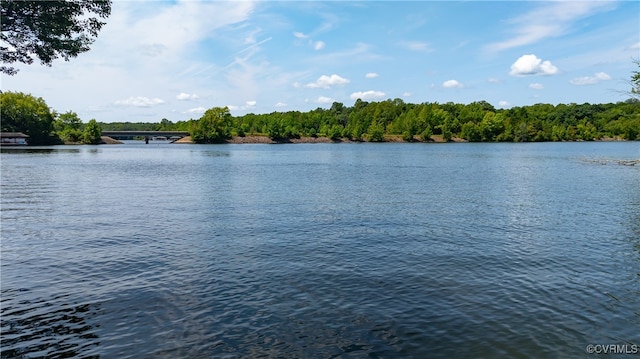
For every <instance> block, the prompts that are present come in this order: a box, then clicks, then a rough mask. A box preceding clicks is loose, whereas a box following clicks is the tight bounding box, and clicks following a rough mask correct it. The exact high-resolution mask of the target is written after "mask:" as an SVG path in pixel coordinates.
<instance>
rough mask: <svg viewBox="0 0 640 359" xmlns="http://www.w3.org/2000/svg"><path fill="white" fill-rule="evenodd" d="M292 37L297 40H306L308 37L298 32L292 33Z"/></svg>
mask: <svg viewBox="0 0 640 359" xmlns="http://www.w3.org/2000/svg"><path fill="white" fill-rule="evenodd" d="M293 36H295V37H297V38H298V39H306V38H307V37H309V36H307V35H305V34H304V33H302V32H298V31H295V32H294V33H293Z"/></svg>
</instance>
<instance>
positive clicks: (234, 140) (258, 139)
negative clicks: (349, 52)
mask: <svg viewBox="0 0 640 359" xmlns="http://www.w3.org/2000/svg"><path fill="white" fill-rule="evenodd" d="M619 141H620V142H624V141H627V140H625V139H622V138H613V137H603V138H600V139H597V140H594V141H593V142H619ZM360 142H367V141H364V140H363V141H353V140H349V139H346V138H341V139H338V140H332V139H330V138H329V137H299V138H290V139H282V140H272V139H271V138H269V137H268V136H261V135H247V136H232V137H231V138H230V139H229V140H227V141H225V142H223V143H228V144H283V143H360ZM384 142H387V143H389V142H395V143H398V142H406V141H404V140H403V139H402V137H401V136H389V135H387V136H385V137H384V141H383V143H384ZM448 142H454V143H456V142H468V141H467V140H465V139H463V138H458V137H454V138H452V139H451V140H450V141H448ZM572 142H583V141H572ZM122 143H123V142H121V141H118V140H116V139H113V138H111V137H108V136H102V141H101V143H100V144H107V145H113V144H122ZM172 143H180V144H193V143H194V142H193V140H192V139H191V136H186V137H183V138H181V139H179V140H177V141H174V142H172ZM407 143H408V142H407ZM412 143H447V141H445V140H444V139H443V138H442V136H440V135H434V136H431V138H430V140H429V141H420V140H417V139H416V140H415V141H414V142H412ZM66 144H77V143H66Z"/></svg>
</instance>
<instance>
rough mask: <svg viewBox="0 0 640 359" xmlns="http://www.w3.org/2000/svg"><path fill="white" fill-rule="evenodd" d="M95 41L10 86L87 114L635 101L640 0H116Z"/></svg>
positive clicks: (182, 115) (135, 116) (146, 117)
mask: <svg viewBox="0 0 640 359" xmlns="http://www.w3.org/2000/svg"><path fill="white" fill-rule="evenodd" d="M106 22H107V25H105V27H104V28H103V30H102V31H101V33H100V35H99V37H98V39H97V40H96V42H95V43H94V44H93V45H92V49H91V51H89V52H87V53H84V54H81V55H80V56H79V57H77V58H75V59H72V60H71V61H70V62H64V61H63V60H57V61H55V62H54V63H53V66H52V67H46V66H41V65H39V64H34V65H30V66H19V69H20V72H19V73H18V74H17V75H15V76H6V75H2V90H3V91H22V92H28V93H31V94H33V95H35V96H38V97H42V98H44V99H45V101H46V102H47V104H48V105H49V106H50V107H51V108H53V109H54V110H56V111H58V112H66V111H69V110H72V111H75V112H76V113H78V115H80V117H81V118H82V120H83V121H84V122H87V121H88V120H89V119H91V118H95V119H96V120H98V121H103V122H114V121H131V122H158V121H160V120H161V119H162V118H167V119H169V120H171V121H174V122H176V121H180V120H188V119H190V118H194V119H197V118H199V117H200V116H201V115H202V113H203V112H204V111H205V110H206V109H208V108H211V107H216V106H220V107H222V106H229V108H230V109H231V113H232V114H234V115H242V114H245V113H269V112H273V111H290V110H298V111H308V110H312V109H315V108H317V107H323V108H329V107H330V106H331V104H332V103H333V102H334V101H337V102H342V103H344V104H345V105H347V106H351V105H353V103H354V102H355V100H356V99H357V98H362V99H363V100H366V101H382V100H385V99H395V98H401V99H403V100H404V101H405V102H410V103H422V102H440V103H444V102H449V101H451V102H455V103H469V102H473V101H481V100H485V101H488V102H489V103H491V104H493V105H494V106H495V107H497V108H509V107H513V106H524V105H531V104H535V103H551V104H557V103H572V102H574V103H584V102H589V103H608V102H618V101H623V100H625V99H626V97H625V96H623V95H621V94H620V91H625V90H628V89H629V88H630V87H629V85H628V84H627V83H626V82H628V80H629V78H630V76H631V72H632V71H633V70H637V66H636V65H634V64H633V62H632V61H633V59H638V58H639V57H640V2H637V1H556V2H546V1H544V2H543V1H534V2H524V1H496V2H488V1H465V2H455V1H409V2H401V1H364V2H358V1H329V2H323V1H285V2H274V1H258V2H249V1H233V2H222V1H182V0H179V1H118V0H115V1H114V3H113V10H112V14H111V16H110V17H109V18H108V19H107V20H106Z"/></svg>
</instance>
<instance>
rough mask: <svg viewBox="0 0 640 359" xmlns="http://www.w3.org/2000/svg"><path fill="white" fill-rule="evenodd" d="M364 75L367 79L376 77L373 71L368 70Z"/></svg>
mask: <svg viewBox="0 0 640 359" xmlns="http://www.w3.org/2000/svg"><path fill="white" fill-rule="evenodd" d="M364 77H366V78H368V79H375V78H376V77H378V74H377V73H375V72H369V73H367V74H366V75H364Z"/></svg>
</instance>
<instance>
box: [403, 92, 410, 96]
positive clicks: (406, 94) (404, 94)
mask: <svg viewBox="0 0 640 359" xmlns="http://www.w3.org/2000/svg"><path fill="white" fill-rule="evenodd" d="M402 97H411V92H405V93H403V94H402Z"/></svg>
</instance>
